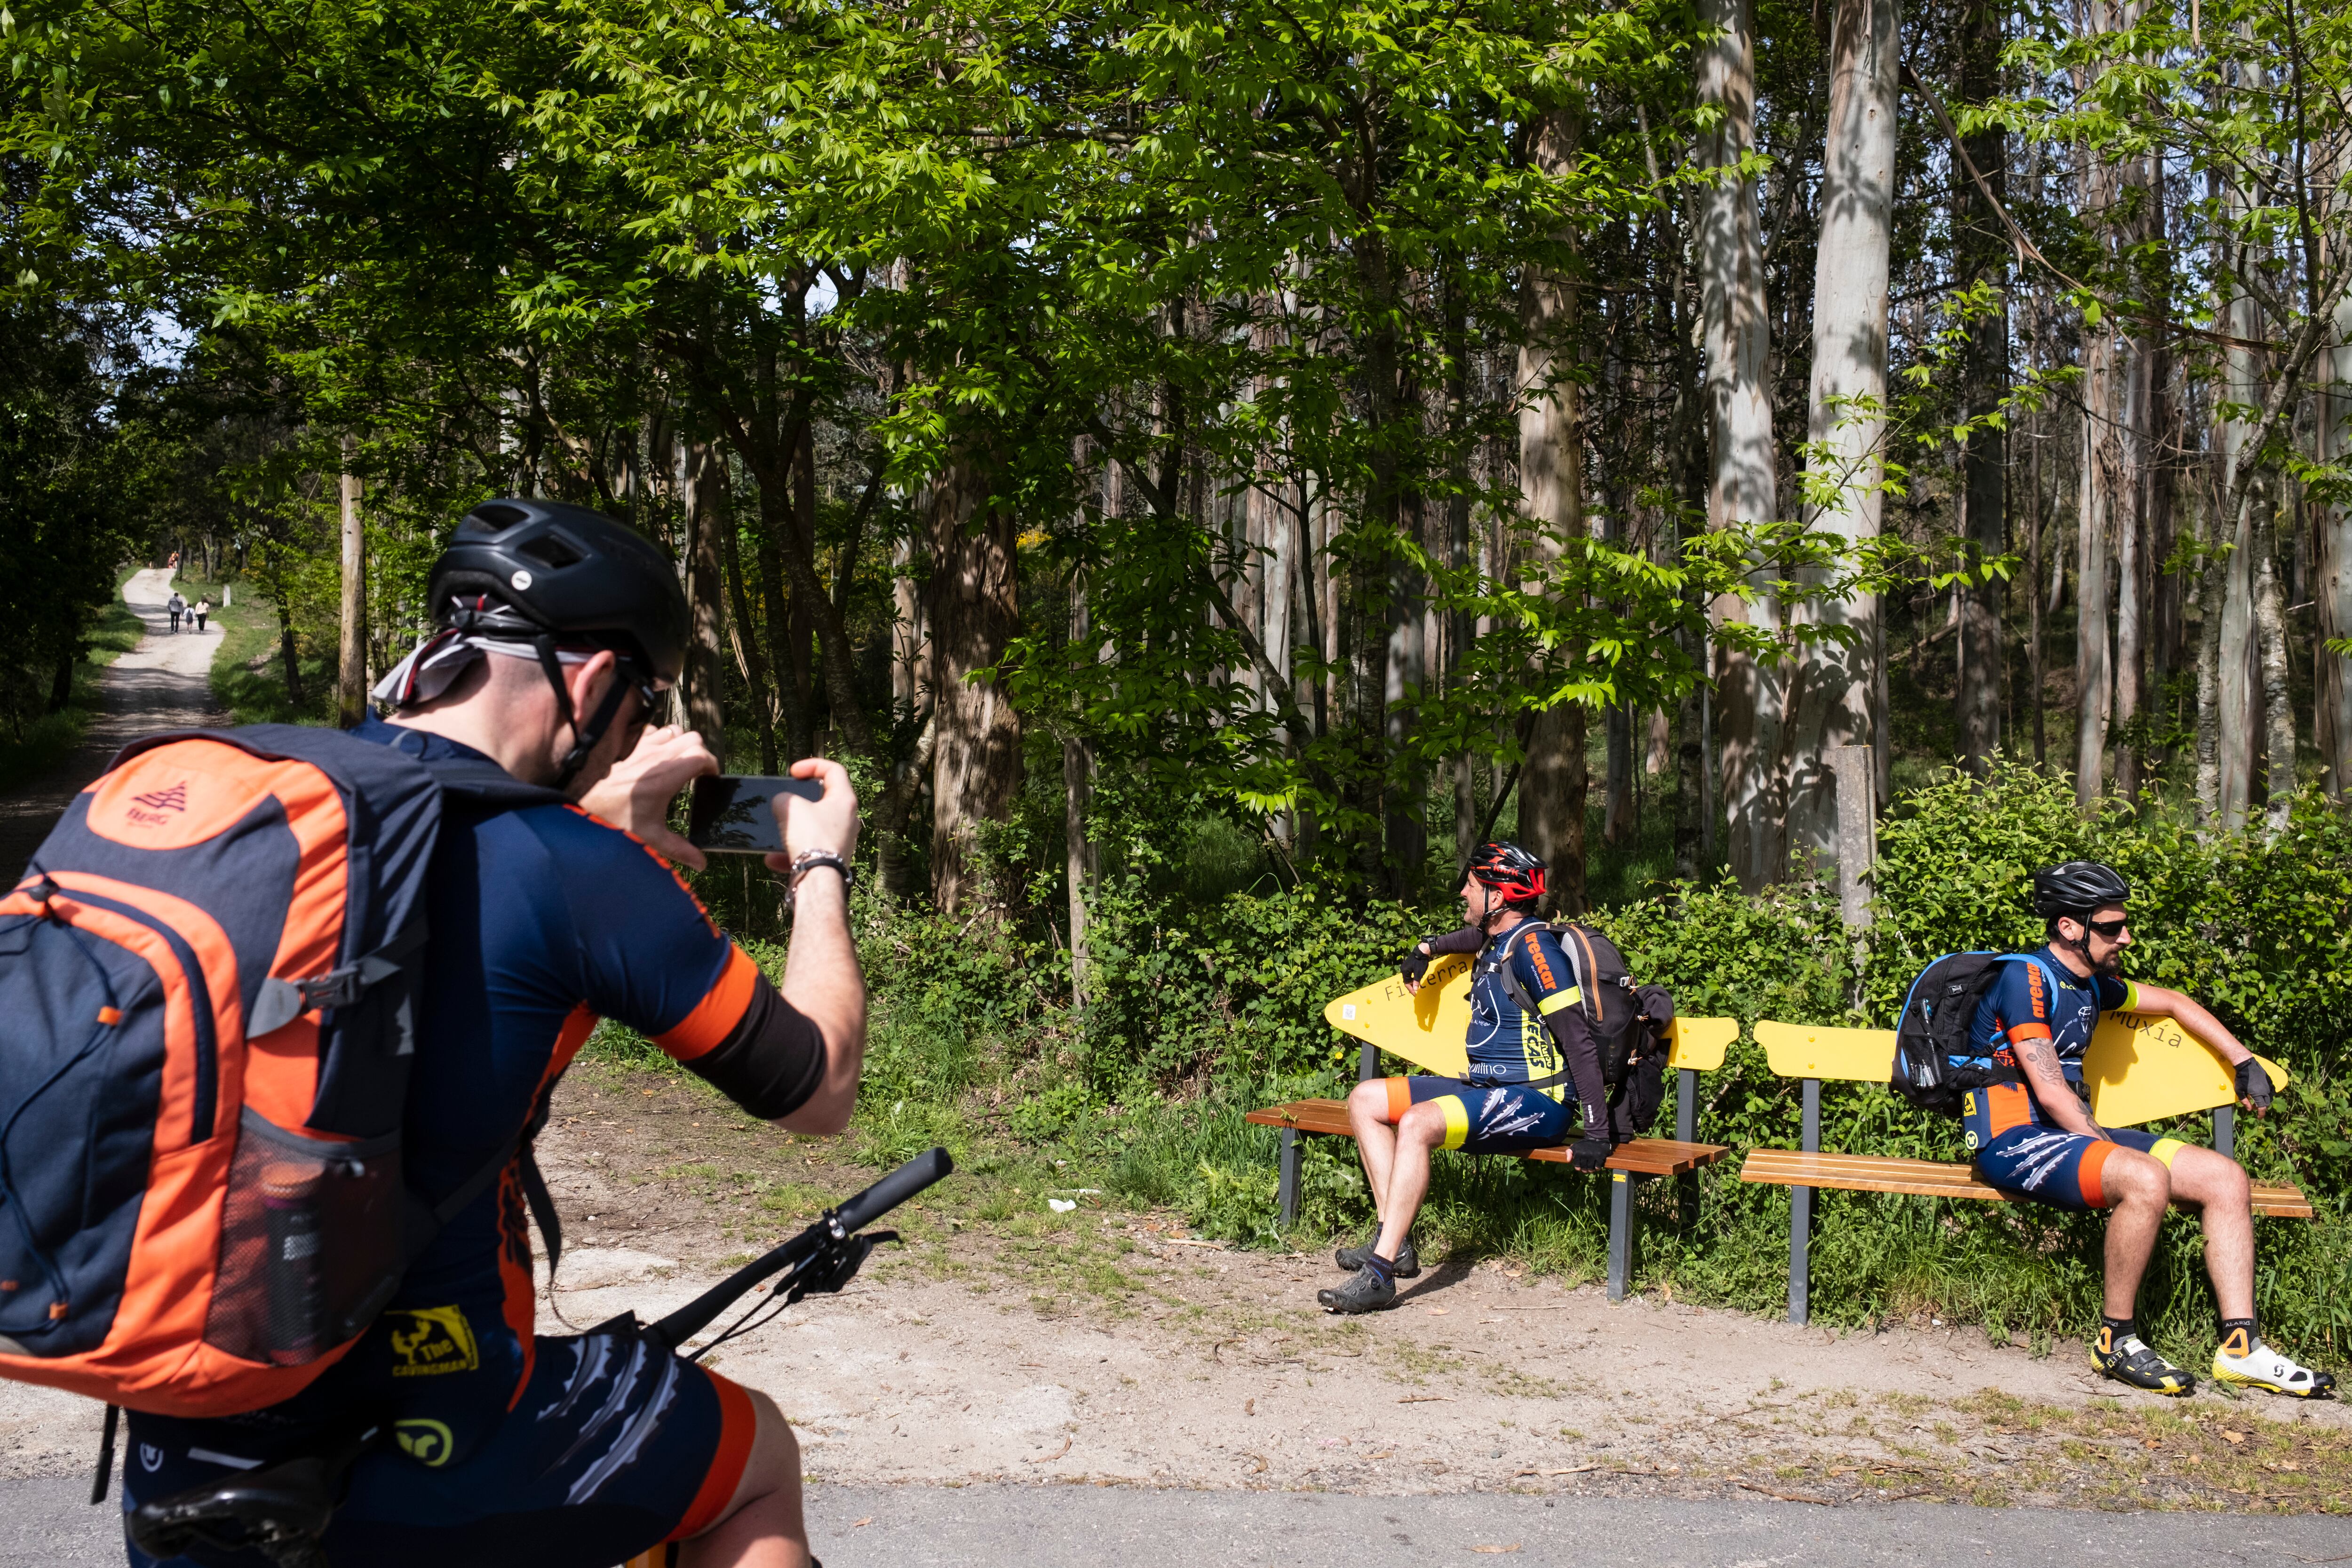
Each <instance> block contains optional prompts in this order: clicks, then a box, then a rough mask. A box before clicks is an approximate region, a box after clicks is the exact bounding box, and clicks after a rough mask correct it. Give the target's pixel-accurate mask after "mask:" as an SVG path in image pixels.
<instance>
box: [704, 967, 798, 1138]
mask: <svg viewBox="0 0 2352 1568" xmlns="http://www.w3.org/2000/svg"><path fill="white" fill-rule="evenodd" d="M824 1062H825V1052H824V1034H823V1033H821V1032H820V1031H819V1030H818V1028H817V1026H815V1025H814V1024H812V1023H810V1022H809V1020H808V1016H807V1015H805V1014H803V1012H801V1011H800V1009H799V1008H797V1007H794V1006H793V1005H792V1004H791V1003H789V1002H787V1001H785V1000H784V998H783V994H782V993H781V992H779V991H778V990H777V989H776V988H775V986H774V985H773V984H771V983H770V982H769V980H768V977H767V976H766V975H764V974H763V975H761V976H760V978H759V979H758V980H756V981H755V982H753V983H752V987H751V1005H749V1006H747V1007H745V1008H744V1009H743V1016H742V1018H741V1019H740V1020H739V1021H738V1022H737V1023H736V1025H735V1027H734V1028H732V1029H730V1030H729V1031H728V1034H727V1037H726V1038H725V1039H723V1040H721V1041H719V1044H717V1045H716V1046H714V1047H711V1048H710V1049H709V1050H707V1051H705V1052H703V1053H702V1054H701V1055H700V1056H698V1057H697V1058H694V1059H693V1060H692V1061H689V1062H688V1063H687V1064H686V1066H687V1069H688V1071H690V1072H692V1073H693V1074H694V1075H695V1076H696V1077H698V1078H699V1079H702V1080H703V1082H705V1083H707V1084H709V1085H710V1087H711V1088H713V1089H717V1090H719V1092H720V1093H721V1094H724V1095H725V1096H726V1097H727V1098H728V1099H730V1100H733V1101H734V1102H735V1103H736V1104H738V1105H740V1106H741V1107H742V1108H743V1109H744V1110H748V1111H750V1112H751V1114H752V1115H754V1116H756V1117H758V1118H760V1119H761V1121H774V1120H775V1119H776V1118H778V1117H779V1116H790V1115H791V1114H792V1113H793V1111H795V1110H799V1109H800V1108H801V1107H802V1106H803V1105H805V1104H807V1103H808V1098H809V1096H811V1095H813V1094H814V1093H815V1092H816V1086H817V1085H818V1084H820V1083H822V1082H823V1081H824Z"/></svg>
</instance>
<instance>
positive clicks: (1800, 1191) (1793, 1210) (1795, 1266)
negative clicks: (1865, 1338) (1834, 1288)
mask: <svg viewBox="0 0 2352 1568" xmlns="http://www.w3.org/2000/svg"><path fill="white" fill-rule="evenodd" d="M1802 1142H1803V1144H1804V1150H1805V1152H1806V1153H1808V1154H1818V1153H1820V1152H1822V1080H1821V1079H1817V1078H1809V1079H1806V1080H1805V1121H1804V1138H1803V1140H1802ZM1812 1249H1813V1189H1812V1188H1811V1187H1790V1189H1789V1321H1790V1322H1792V1323H1799V1324H1802V1323H1805V1322H1807V1321H1811V1317H1812V1300H1811V1296H1812V1276H1811V1272H1810V1269H1811V1262H1812Z"/></svg>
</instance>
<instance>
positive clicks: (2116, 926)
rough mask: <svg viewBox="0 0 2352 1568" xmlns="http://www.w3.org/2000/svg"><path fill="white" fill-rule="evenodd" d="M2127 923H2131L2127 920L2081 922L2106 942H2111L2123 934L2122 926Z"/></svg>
mask: <svg viewBox="0 0 2352 1568" xmlns="http://www.w3.org/2000/svg"><path fill="white" fill-rule="evenodd" d="M2129 924H2131V922H2130V921H2084V922H2083V926H2084V929H2085V930H2087V931H2095V932H2096V933H2098V935H2099V936H2100V937H2101V938H2103V939H2105V941H2108V942H2113V941H2115V940H2116V938H2117V937H2119V936H2121V935H2123V934H2124V928H2125V927H2126V926H2127V925H2129Z"/></svg>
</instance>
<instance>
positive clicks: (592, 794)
mask: <svg viewBox="0 0 2352 1568" xmlns="http://www.w3.org/2000/svg"><path fill="white" fill-rule="evenodd" d="M718 772H719V759H718V758H716V757H714V756H712V755H711V754H710V748H709V747H708V746H706V745H704V744H703V743H702V737H701V736H700V735H698V734H696V733H695V732H694V731H691V730H683V729H680V728H679V727H678V726H677V725H675V724H664V725H661V726H660V727H659V728H657V729H652V730H647V731H646V732H645V733H644V734H643V735H641V736H639V737H638V738H637V743H636V745H635V747H633V748H631V750H630V752H629V754H628V755H627V756H625V757H623V758H622V759H621V760H620V761H619V762H617V763H614V764H613V771H612V772H611V773H606V774H605V775H604V778H603V779H602V780H601V781H600V782H599V783H598V784H597V785H596V787H595V788H593V789H592V790H590V791H589V792H588V793H587V794H586V795H583V796H581V797H580V804H581V805H583V807H585V808H586V809H587V810H589V811H591V812H593V813H594V814H595V815H596V816H600V817H602V818H604V820H605V821H606V822H609V823H611V824H612V825H613V826H615V827H619V828H624V829H626V830H627V831H628V832H630V833H632V834H635V836H636V837H639V838H641V839H643V840H644V841H645V843H646V847H648V848H650V849H652V850H653V852H654V853H655V854H656V855H659V856H660V857H661V858H663V859H665V860H668V861H671V862H672V863H674V864H680V865H686V866H691V867H693V868H695V869H696V870H698V871H699V870H701V869H702V868H703V867H704V866H706V865H708V864H709V861H708V860H707V859H706V858H704V856H703V853H702V851H701V850H700V849H698V848H696V847H694V846H693V845H692V844H689V843H688V842H687V841H686V840H685V839H684V838H681V837H678V836H677V834H675V833H673V832H671V831H670V827H669V808H670V803H671V802H672V801H674V800H676V799H677V792H678V791H680V790H682V789H684V788H685V787H686V786H687V785H688V784H690V783H692V782H693V781H694V780H696V779H698V778H703V777H706V776H708V775H710V774H714V773H718Z"/></svg>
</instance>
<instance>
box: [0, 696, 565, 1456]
mask: <svg viewBox="0 0 2352 1568" xmlns="http://www.w3.org/2000/svg"><path fill="white" fill-rule="evenodd" d="M445 795H451V796H456V797H459V798H464V799H470V800H473V801H478V802H481V803H484V804H486V805H489V806H490V807H492V808H494V809H503V808H504V807H507V806H510V805H528V804H538V803H541V802H551V801H557V800H561V799H562V796H561V795H558V794H557V793H556V792H554V791H552V790H545V789H540V788H537V787H536V786H532V785H528V784H520V783H519V782H518V781H516V780H514V779H513V778H511V777H510V776H509V775H508V774H506V773H504V772H502V771H501V770H499V768H497V767H496V766H495V765H494V764H491V763H487V762H465V763H432V764H429V765H428V764H425V763H420V762H418V761H417V760H416V759H415V757H414V756H411V755H409V754H406V753H405V752H402V751H401V750H398V749H396V748H394V747H391V746H383V745H377V744H374V743H373V742H365V741H360V740H355V739H353V738H352V737H350V736H347V735H342V734H339V733H336V732H334V731H326V730H317V729H307V728H302V727H299V726H295V725H285V724H262V725H253V726H249V727H247V728H245V729H240V730H230V731H184V732H181V733H177V734H164V735H157V736H152V737H150V738H148V739H146V740H143V741H140V742H135V743H133V744H131V745H130V746H127V747H125V748H124V749H123V750H122V752H121V753H120V754H118V755H117V756H116V758H115V759H114V761H113V763H111V765H110V767H109V768H108V770H107V772H106V773H104V774H102V775H101V776H100V778H99V779H98V780H97V782H96V783H94V784H91V785H90V786H89V788H88V789H86V790H84V791H83V792H82V793H81V794H80V795H79V796H77V797H76V798H75V800H74V802H73V804H72V805H70V806H68V808H67V810H66V813H65V815H64V816H62V817H61V818H60V819H59V820H58V825H57V826H56V827H55V828H54V829H53V830H52V831H51V832H50V834H49V836H48V837H47V839H46V840H45V841H44V842H43V843H42V845H41V847H40V849H39V850H38V851H37V853H36V854H35V856H34V857H33V860H32V862H31V864H30V866H29V867H28V868H27V869H26V875H25V877H24V879H23V880H21V881H20V882H18V883H17V885H16V888H15V889H14V890H13V891H11V892H9V893H8V894H7V895H6V896H5V898H0V1017H5V1019H6V1020H7V1021H8V1022H7V1026H6V1029H5V1034H0V1210H5V1213H0V1376H5V1377H11V1378H16V1379H18V1380H20V1381H23V1382H27V1383H37V1384H49V1385H51V1386H54V1387H59V1388H66V1389H69V1390H72V1391H73V1392H75V1393H78V1394H88V1395H89V1396H91V1397H92V1398H96V1399H100V1400H103V1401H105V1402H107V1403H108V1404H110V1405H127V1406H129V1407H131V1408H132V1409H136V1410H142V1411H148V1412H151V1413H153V1414H158V1415H185V1416H213V1415H235V1414H237V1413H240V1412H244V1411H249V1410H256V1409H259V1408H261V1407H263V1406H265V1405H274V1404H277V1403H278V1401H280V1400H283V1399H286V1398H288V1397H289V1396H290V1395H292V1394H295V1393H297V1392H299V1390H300V1389H301V1388H303V1387H304V1386H305V1385H306V1384H309V1383H310V1381H311V1380H312V1379H313V1378H315V1377H317V1376H318V1375H319V1373H321V1372H323V1371H324V1370H326V1368H327V1367H328V1366H330V1365H331V1364H332V1363H334V1361H335V1360H336V1359H337V1358H338V1357H340V1356H341V1355H342V1354H343V1352H346V1351H348V1350H349V1349H350V1348H351V1346H352V1343H353V1342H355V1341H356V1340H357V1339H358V1338H359V1336H360V1335H361V1334H362V1332H364V1331H366V1329H367V1327H368V1325H369V1323H370V1322H371V1321H373V1319H374V1318H375V1316H376V1314H377V1312H378V1311H379V1310H381V1309H382V1308H383V1305H384V1303H385V1302H386V1301H387V1300H390V1299H391V1297H392V1294H393V1291H394V1289H395V1288H396V1287H397V1285H398V1284H399V1282H400V1277H401V1274H402V1271H403V1270H404V1268H406V1266H407V1265H408V1263H409V1262H410V1261H412V1260H413V1259H414V1258H415V1257H416V1256H417V1255H418V1254H419V1253H421V1252H422V1251H423V1249H424V1247H425V1245H426V1244H427V1243H429V1242H430V1241H431V1239H432V1238H433V1237H434V1235H435V1234H436V1233H437V1232H438V1230H439V1229H440V1227H441V1226H442V1225H444V1224H445V1223H446V1221H447V1220H448V1219H449V1218H450V1217H452V1216H453V1215H456V1214H457V1211H458V1210H459V1209H461V1208H462V1207H464V1206H465V1205H467V1203H469V1202H471V1201H472V1200H473V1199H474V1198H475V1197H477V1196H478V1195H479V1194H481V1193H482V1192H483V1191H484V1190H485V1189H486V1188H487V1187H488V1184H490V1182H492V1181H493V1180H495V1179H496V1178H497V1177H498V1175H499V1173H500V1172H501V1171H502V1170H504V1169H505V1168H506V1166H507V1165H508V1164H509V1163H510V1162H511V1161H512V1160H513V1159H514V1157H515V1154H516V1152H517V1146H513V1145H510V1146H509V1147H508V1148H507V1149H505V1150H502V1151H501V1152H500V1153H499V1158H498V1159H497V1160H496V1161H495V1162H493V1163H491V1164H489V1165H488V1166H485V1167H484V1168H483V1169H482V1170H481V1171H479V1172H478V1173H475V1174H474V1175H473V1176H472V1177H470V1178H469V1179H468V1180H467V1182H465V1183H464V1184H461V1185H460V1186H459V1187H458V1188H457V1191H455V1192H453V1193H450V1194H446V1195H445V1196H444V1197H443V1198H442V1199H441V1200H440V1201H439V1202H437V1203H427V1202H426V1201H425V1200H424V1199H423V1198H421V1197H418V1196H417V1195H416V1194H414V1193H412V1192H411V1191H410V1190H409V1188H408V1187H407V1185H406V1184H405V1183H404V1180H403V1177H402V1169H401V1116H402V1111H403V1109H404V1105H405V1102H406V1100H407V1082H408V1069H409V1064H410V1062H411V1060H412V1059H413V1053H414V1049H415V1043H414V1040H413V1038H412V1033H411V1030H412V1011H413V1003H414V999H415V993H416V988H417V984H418V982H419V980H420V978H421V971H422V963H423V958H424V952H425V934H426V933H425V897H424V894H425V873H426V867H427V865H428V863H429V861H430V860H431V858H432V854H433V849H434V845H435V843H436V838H437V837H438V834H439V829H440V823H441V816H442V806H443V804H444V796H445Z"/></svg>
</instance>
